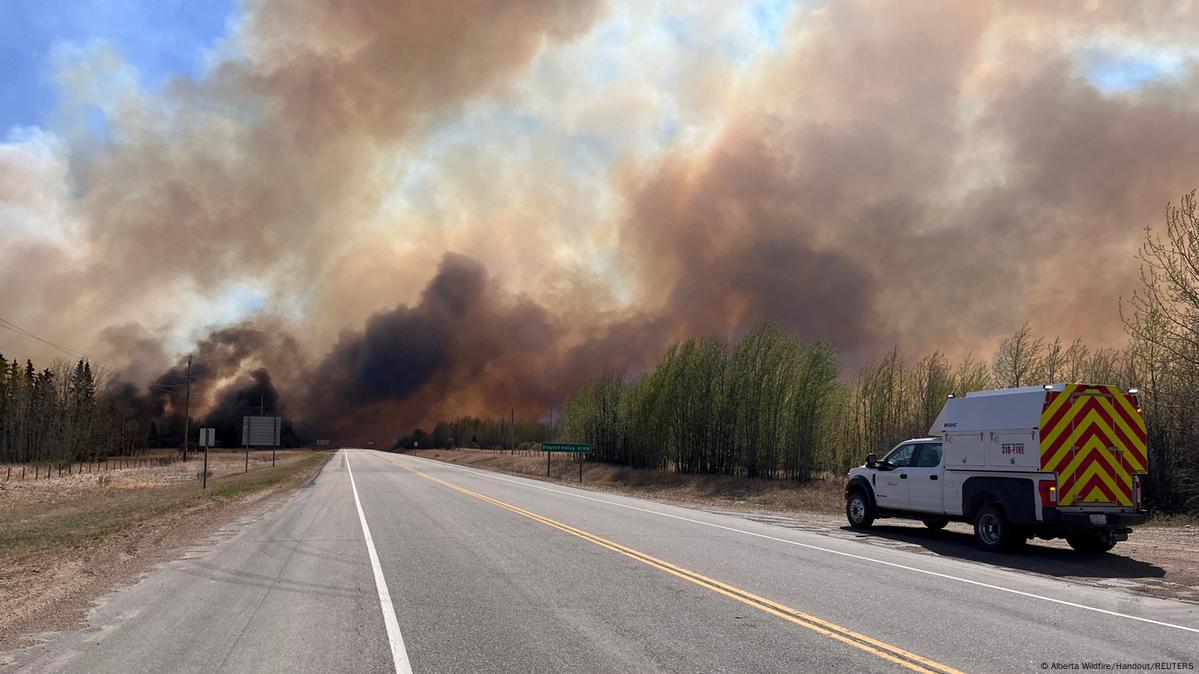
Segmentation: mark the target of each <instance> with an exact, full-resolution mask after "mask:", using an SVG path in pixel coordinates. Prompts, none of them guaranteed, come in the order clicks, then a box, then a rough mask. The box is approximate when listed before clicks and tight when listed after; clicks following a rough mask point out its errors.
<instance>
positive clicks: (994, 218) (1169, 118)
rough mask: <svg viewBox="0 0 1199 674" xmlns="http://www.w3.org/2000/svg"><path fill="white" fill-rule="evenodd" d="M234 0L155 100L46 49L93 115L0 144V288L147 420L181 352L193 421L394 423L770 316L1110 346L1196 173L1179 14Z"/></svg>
mask: <svg viewBox="0 0 1199 674" xmlns="http://www.w3.org/2000/svg"><path fill="white" fill-rule="evenodd" d="M243 9H244V16H243V19H242V20H241V21H240V22H239V23H238V24H237V26H236V27H235V28H234V29H232V32H231V33H230V35H229V36H228V37H227V39H226V41H225V42H224V43H223V44H222V45H221V47H220V49H218V50H217V51H216V52H215V53H214V55H213V57H212V61H213V63H212V67H211V69H210V71H209V72H207V74H205V75H204V76H202V77H197V78H187V77H179V78H176V79H174V80H171V81H170V82H168V83H167V84H166V85H165V86H164V87H163V88H162V90H161V91H147V90H146V89H144V88H142V87H140V86H138V85H137V84H136V77H134V76H133V75H130V66H128V65H127V64H125V63H124V62H123V61H122V60H121V58H120V55H119V54H117V53H115V52H114V51H113V50H112V49H111V48H107V47H104V46H103V45H101V46H98V47H95V48H94V49H93V51H92V52H90V53H89V56H88V58H86V59H83V60H81V61H80V62H78V63H72V64H68V65H67V66H65V67H64V68H63V70H62V72H60V73H59V75H58V78H59V81H60V85H61V86H62V87H63V89H64V91H65V92H66V95H65V99H66V101H67V102H66V103H64V110H63V111H62V114H63V115H64V116H66V117H70V116H71V113H72V110H74V108H73V107H72V106H73V105H75V106H84V105H98V106H100V107H102V108H103V111H104V114H105V115H106V119H107V120H108V128H109V132H108V136H107V137H106V138H103V139H99V140H97V139H94V138H92V139H81V138H78V137H76V136H74V135H72V134H71V133H68V132H66V131H62V130H59V131H58V132H52V131H47V130H37V129H33V130H23V131H21V132H20V133H18V134H15V135H10V139H9V141H8V142H6V143H5V144H2V145H0V202H2V204H3V205H4V206H5V208H2V209H0V227H3V230H4V232H5V235H6V236H5V245H4V246H3V247H2V248H0V307H4V308H5V311H4V312H0V313H5V314H7V315H5V316H4V317H5V318H7V319H9V320H12V321H14V322H16V323H18V324H21V325H25V326H29V327H31V328H36V329H35V332H38V333H40V334H44V335H46V336H49V337H51V338H54V339H56V340H57V341H60V342H63V343H68V344H72V345H75V348H79V349H84V350H86V351H87V352H88V353H89V354H91V355H93V356H94V357H95V358H96V359H98V360H100V361H102V362H103V363H104V364H105V365H106V367H107V368H108V369H109V371H111V372H113V373H115V374H116V375H117V379H118V380H120V381H124V382H132V383H133V384H136V385H137V386H139V387H145V386H149V388H148V389H147V390H148V391H149V393H148V394H146V401H147V404H150V405H153V406H154V409H156V410H157V411H158V412H160V413H162V414H166V413H170V412H178V410H179V409H180V407H181V405H183V401H182V399H181V397H180V396H181V395H182V394H181V392H180V386H179V384H180V383H181V382H184V381H185V379H184V375H185V374H186V354H189V353H190V354H191V355H192V372H193V375H196V376H197V377H198V379H197V380H196V381H197V383H196V387H197V388H198V391H197V392H196V396H197V397H196V398H195V401H196V402H195V403H194V404H195V405H196V409H197V410H198V413H199V414H204V415H208V418H209V419H210V420H211V421H212V422H213V423H221V424H226V423H228V422H229V421H230V419H232V418H233V417H235V416H236V415H238V414H240V413H241V412H239V410H243V409H245V408H247V407H253V406H254V405H253V403H255V402H256V401H257V399H258V397H259V396H263V397H264V398H269V399H270V400H271V403H270V404H269V405H268V406H270V407H273V408H275V409H277V410H280V411H283V410H285V413H286V415H287V416H288V417H289V418H291V419H293V420H295V422H296V424H297V428H302V429H306V430H305V431H304V432H305V433H307V434H309V435H310V436H316V435H321V436H329V437H332V438H334V439H336V440H338V441H342V442H361V441H365V440H367V439H373V440H375V441H376V442H377V443H385V442H389V441H390V440H391V439H392V438H394V437H395V436H396V435H398V434H399V433H401V432H403V431H404V430H407V429H409V428H411V426H412V425H415V424H419V423H427V422H429V421H431V420H433V419H436V418H442V417H451V416H455V415H459V414H483V415H493V416H498V415H506V414H507V413H508V412H509V410H511V409H513V408H515V409H516V411H517V414H519V415H521V416H522V417H525V418H529V417H531V416H543V415H544V414H545V413H546V409H547V407H549V406H551V405H558V404H560V401H561V399H562V396H563V395H564V394H565V393H566V392H567V391H568V390H570V388H571V387H572V386H573V385H574V384H576V383H577V382H578V381H579V380H580V379H581V378H583V377H586V376H590V375H593V374H595V373H596V372H598V371H600V370H601V369H604V368H607V369H612V370H618V371H624V372H626V373H629V374H636V373H637V372H639V371H640V370H641V369H644V368H646V367H648V366H650V365H651V364H652V363H653V362H654V360H655V359H656V358H657V357H658V355H659V354H660V353H661V350H662V348H663V347H664V346H665V345H666V344H667V343H669V341H670V340H672V339H676V338H679V337H682V336H685V335H691V334H723V335H729V336H734V337H735V336H738V335H740V334H743V332H744V331H745V330H746V329H747V327H748V326H750V325H752V324H753V323H755V322H757V321H759V320H761V319H763V318H771V319H774V320H776V321H778V322H779V323H781V324H782V325H784V326H785V327H786V328H788V329H789V330H792V331H794V332H796V333H798V334H799V335H800V336H802V337H803V338H805V339H809V340H816V339H822V340H827V341H829V342H830V343H832V344H833V345H834V346H835V347H836V348H838V349H839V350H840V351H841V353H842V354H843V355H844V358H845V362H846V364H847V365H848V366H849V367H853V366H855V365H857V364H860V363H862V362H864V361H866V360H868V359H870V358H872V357H874V356H876V355H877V354H879V353H881V352H882V351H884V350H886V349H889V348H890V347H891V346H892V345H898V346H899V348H900V349H901V351H904V352H908V353H924V352H928V351H931V350H933V349H942V350H945V351H947V352H949V353H950V355H960V354H963V353H965V352H967V351H974V352H976V353H979V354H981V355H984V356H985V355H987V354H988V353H989V352H990V351H991V350H992V349H993V347H994V345H995V344H996V342H997V339H998V338H999V337H1000V336H1002V335H1004V334H1006V333H1008V332H1010V331H1012V330H1013V329H1015V328H1016V327H1018V326H1019V325H1021V324H1023V323H1024V322H1026V321H1029V322H1031V323H1032V326H1033V327H1034V329H1036V330H1037V331H1039V332H1042V333H1048V334H1060V335H1062V336H1063V337H1066V338H1072V337H1074V336H1081V337H1084V338H1086V340H1087V341H1088V342H1089V343H1092V344H1099V345H1104V344H1117V343H1120V342H1121V341H1122V340H1123V332H1122V328H1121V325H1120V322H1119V318H1118V314H1117V305H1118V302H1119V298H1120V297H1121V296H1126V295H1128V294H1129V293H1130V292H1131V290H1132V289H1133V288H1135V287H1136V285H1137V283H1138V276H1137V267H1136V264H1135V261H1134V259H1133V257H1132V254H1133V251H1134V250H1135V247H1136V245H1137V244H1138V242H1139V240H1140V238H1141V236H1142V235H1143V228H1144V227H1146V226H1152V225H1155V224H1157V222H1158V221H1159V220H1160V216H1161V213H1162V211H1163V209H1164V206H1165V204H1166V203H1167V202H1168V201H1170V200H1171V199H1175V198H1177V195H1179V194H1181V193H1183V192H1184V191H1187V190H1189V189H1191V188H1193V187H1194V186H1195V185H1196V184H1197V183H1199V174H1197V172H1196V167H1195V161H1194V160H1195V157H1197V156H1199V134H1196V133H1195V130H1196V129H1199V65H1196V64H1199V53H1197V52H1196V51H1195V50H1194V47H1193V45H1195V44H1199V12H1197V10H1196V8H1195V7H1194V6H1193V5H1189V4H1187V3H1177V4H1169V3H1166V4H1162V5H1155V6H1148V5H1140V4H1136V5H1134V4H1131V3H1108V2H1092V3H1088V4H1087V5H1085V6H1083V5H1078V4H1076V3H1061V4H1057V3H1039V2H1038V3H1004V4H998V3H986V2H983V3H958V2H938V1H934V0H930V1H928V2H917V3H887V2H872V1H869V0H861V1H859V0H849V1H840V0H838V1H834V2H829V3H822V4H819V5H818V6H814V7H808V6H804V7H796V8H793V9H791V10H790V11H789V12H788V14H787V16H786V17H785V18H783V19H780V20H778V21H777V24H776V25H772V26H769V27H767V28H761V27H753V25H752V22H748V23H747V20H746V18H745V17H746V12H745V11H743V8H739V7H736V6H724V5H712V6H710V7H709V6H706V5H705V6H702V7H698V6H694V5H693V3H681V4H679V5H675V4H672V3H669V2H666V3H663V4H661V5H658V4H653V3H636V4H632V5H629V4H620V3H611V4H609V5H605V6H600V5H599V4H597V3H593V2H575V1H566V0H560V1H555V0H539V1H532V2H490V1H484V0H462V1H458V2H436V3H434V2H403V3H397V2H382V1H369V2H356V3H337V2H331V1H327V0H286V1H284V0H252V1H248V2H247V3H246V5H245V7H244V8H243ZM663 17H665V18H663ZM747 26H749V27H747ZM662 27H665V28H662ZM676 33H678V34H679V35H678V36H677V39H676V37H672V36H675V34H676ZM663 36H666V37H663ZM1127 63H1132V64H1133V65H1132V66H1128V65H1126V64H1127ZM1134 66H1135V67H1134ZM1130 72H1132V73H1134V74H1137V73H1139V74H1137V75H1136V76H1135V77H1134V76H1132V75H1129V74H1128V73H1130ZM1146 72H1148V73H1149V75H1144V73H1146ZM131 82H132V83H131ZM97 90H99V92H100V93H99V94H97V93H96V91H97ZM22 348H42V347H41V346H38V345H33V346H28V345H22Z"/></svg>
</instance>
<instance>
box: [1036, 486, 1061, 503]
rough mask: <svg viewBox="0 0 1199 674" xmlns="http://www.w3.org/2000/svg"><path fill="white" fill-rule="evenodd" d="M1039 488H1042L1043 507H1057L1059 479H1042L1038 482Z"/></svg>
mask: <svg viewBox="0 0 1199 674" xmlns="http://www.w3.org/2000/svg"><path fill="white" fill-rule="evenodd" d="M1037 488H1038V489H1040V490H1041V507H1042V508H1056V507H1057V480H1056V479H1054V480H1041V481H1040V482H1038V483H1037Z"/></svg>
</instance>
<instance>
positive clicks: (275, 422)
mask: <svg viewBox="0 0 1199 674" xmlns="http://www.w3.org/2000/svg"><path fill="white" fill-rule="evenodd" d="M282 426H283V418H282V417H264V416H257V417H242V418H241V444H242V445H243V446H245V448H246V469H245V472H247V473H248V472H250V447H251V446H254V447H270V448H271V465H272V466H273V465H275V448H277V447H278V446H279V431H280V429H281V428H282Z"/></svg>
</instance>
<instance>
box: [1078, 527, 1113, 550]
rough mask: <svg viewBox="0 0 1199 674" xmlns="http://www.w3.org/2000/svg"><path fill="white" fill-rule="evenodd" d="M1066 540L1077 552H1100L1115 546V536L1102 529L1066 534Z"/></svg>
mask: <svg viewBox="0 0 1199 674" xmlns="http://www.w3.org/2000/svg"><path fill="white" fill-rule="evenodd" d="M1066 542H1067V543H1069V544H1070V547H1072V548H1074V549H1075V550H1077V551H1078V552H1085V553H1088V554H1100V553H1103V552H1107V551H1108V550H1111V549H1112V548H1114V547H1116V537H1115V536H1113V535H1112V534H1110V533H1108V532H1103V531H1095V532H1092V533H1085V534H1075V535H1073V536H1066Z"/></svg>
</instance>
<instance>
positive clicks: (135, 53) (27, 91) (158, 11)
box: [0, 0, 237, 136]
mask: <svg viewBox="0 0 1199 674" xmlns="http://www.w3.org/2000/svg"><path fill="white" fill-rule="evenodd" d="M236 11H237V1H236V0H150V1H139V0H72V1H69V2H68V1H66V0H5V2H4V11H3V15H2V17H0V63H3V64H4V68H3V73H4V75H3V77H2V78H0V136H3V133H4V131H6V130H8V129H10V128H12V127H14V126H41V125H43V124H44V123H45V121H46V118H47V116H48V115H49V114H50V113H51V112H52V111H53V109H54V106H55V104H56V102H57V98H58V94H57V90H56V86H55V83H54V65H55V63H56V62H57V60H59V59H61V55H62V54H63V53H69V52H70V48H71V47H87V46H89V45H91V44H94V43H96V42H107V43H109V44H111V45H112V46H114V47H115V48H116V49H117V51H118V52H120V54H121V55H122V57H124V58H125V59H126V60H127V61H128V62H129V63H130V64H132V65H133V66H134V68H136V69H137V71H138V73H139V75H140V84H141V85H142V86H143V87H146V88H148V89H151V90H153V89H157V88H158V87H160V86H162V84H163V82H165V81H166V80H167V79H168V78H169V77H171V76H173V75H185V76H191V77H195V76H197V75H199V74H201V73H202V72H203V67H204V54H205V52H206V50H207V49H208V48H210V47H212V46H213V44H214V43H215V42H216V41H217V40H219V39H220V38H221V37H223V36H224V35H225V33H226V32H227V30H228V25H229V20H230V19H231V18H232V17H233V16H234V13H235V12H236Z"/></svg>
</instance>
